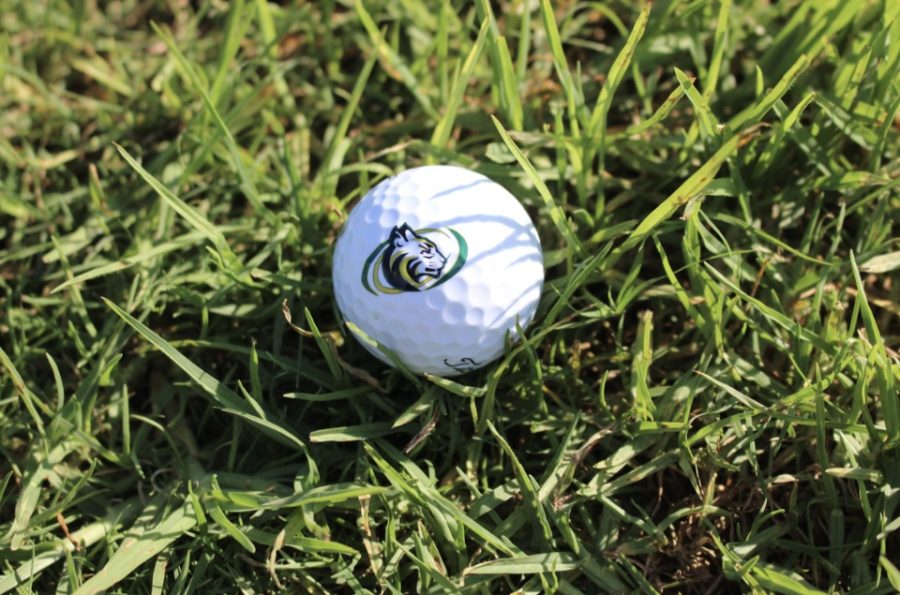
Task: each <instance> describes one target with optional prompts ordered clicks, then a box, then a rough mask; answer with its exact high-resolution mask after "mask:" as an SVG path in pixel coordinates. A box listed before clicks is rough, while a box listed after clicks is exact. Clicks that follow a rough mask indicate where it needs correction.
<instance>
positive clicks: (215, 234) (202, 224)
mask: <svg viewBox="0 0 900 595" xmlns="http://www.w3.org/2000/svg"><path fill="white" fill-rule="evenodd" d="M116 149H117V150H118V151H119V154H120V155H122V158H123V159H125V161H126V162H127V163H128V165H130V166H131V168H132V169H134V171H136V172H137V173H138V175H140V176H141V177H142V178H143V179H144V181H145V182H147V184H149V185H150V187H151V188H153V189H154V190H155V191H156V193H157V194H159V196H160V198H162V199H163V200H164V201H165V202H166V204H168V205H169V206H170V207H172V209H174V210H175V212H176V213H178V214H179V215H181V217H182V218H183V219H184V220H185V221H186V222H187V223H188V224H189V225H190V226H191V227H193V228H194V229H196V230H197V231H199V232H200V233H202V234H203V235H204V237H206V238H207V239H208V240H209V241H210V242H212V244H213V246H215V248H216V251H217V252H218V253H219V256H220V257H221V258H222V260H223V262H225V263H226V264H227V265H229V266H230V267H232V270H234V271H238V270H240V269H242V268H243V266H242V265H241V264H240V260H239V259H238V257H237V256H236V255H235V254H234V252H233V251H232V250H231V247H230V246H229V245H228V242H226V241H225V235H224V234H223V233H222V231H221V230H220V229H218V228H217V227H216V226H215V225H213V224H212V223H210V222H209V220H208V219H207V218H206V217H204V216H203V214H202V213H200V211H198V210H197V209H195V208H194V207H192V206H191V205H189V204H187V203H186V202H184V201H183V200H181V199H180V198H178V197H177V196H175V194H174V193H173V192H172V191H171V190H169V189H168V188H166V187H165V185H164V184H163V183H162V182H160V181H159V180H157V179H156V178H155V177H153V175H152V174H150V172H148V171H147V170H145V169H144V168H143V167H142V166H141V164H140V163H138V162H137V160H135V158H134V157H132V156H131V155H130V154H129V153H128V151H126V150H125V149H124V148H123V147H120V146H119V145H116ZM69 281H70V283H71V282H72V280H71V279H70V280H69Z"/></svg>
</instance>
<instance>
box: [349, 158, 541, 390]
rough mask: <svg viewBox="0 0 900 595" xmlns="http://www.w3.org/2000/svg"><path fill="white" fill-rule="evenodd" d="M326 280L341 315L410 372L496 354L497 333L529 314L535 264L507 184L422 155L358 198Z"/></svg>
mask: <svg viewBox="0 0 900 595" xmlns="http://www.w3.org/2000/svg"><path fill="white" fill-rule="evenodd" d="M332 279H333V284H334V294H335V299H336V301H337V305H338V308H339V309H340V311H341V315H342V316H343V317H344V319H345V320H347V321H349V322H352V323H353V324H354V325H356V326H357V327H358V328H359V329H361V330H362V331H363V332H364V333H365V334H366V335H367V336H368V337H370V338H371V339H374V340H375V341H377V342H378V343H380V344H381V345H382V346H383V347H384V348H386V349H388V350H390V351H391V352H392V353H393V354H394V355H395V356H396V357H397V358H399V359H400V360H401V361H402V362H403V363H404V364H405V365H406V366H407V367H408V368H409V369H411V370H412V371H414V372H418V373H429V374H436V375H440V376H454V375H457V374H462V373H464V372H468V371H470V370H474V369H476V368H480V367H481V366H484V365H486V364H488V363H489V362H491V361H492V360H494V359H496V358H497V357H499V356H500V355H502V354H503V349H504V346H505V341H506V337H507V334H509V335H510V336H511V337H512V338H513V339H515V338H516V325H517V324H518V325H519V326H520V327H521V328H523V329H524V328H525V327H526V326H527V325H528V324H529V323H530V322H531V320H532V319H533V318H534V314H535V311H536V310H537V305H538V301H539V299H540V296H541V289H542V286H543V282H544V267H543V258H542V255H541V244H540V240H539V239H538V235H537V231H536V230H535V228H534V225H533V224H532V222H531V220H530V219H529V217H528V214H527V213H526V212H525V209H524V208H523V207H522V205H521V204H520V203H519V201H518V200H517V199H516V198H515V197H514V196H513V195H512V194H510V193H509V192H508V191H507V190H506V189H505V188H503V186H501V185H499V184H497V183H496V182H493V181H492V180H490V179H489V178H487V177H485V176H483V175H481V174H479V173H476V172H473V171H470V170H467V169H464V168H461V167H455V166H448V165H433V166H425V167H417V168H413V169H410V170H407V171H405V172H403V173H401V174H398V175H396V176H394V177H392V178H388V179H386V180H384V181H382V182H381V183H380V184H378V185H377V186H376V187H375V188H373V189H372V190H371V191H370V192H369V193H368V194H366V196H364V197H363V198H362V200H360V202H359V204H357V205H356V207H355V208H354V209H353V210H352V211H351V213H350V216H349V217H348V218H347V221H346V223H345V224H344V227H343V229H342V230H341V233H340V235H339V236H338V239H337V242H336V244H335V248H334V273H333V275H332ZM361 343H362V345H363V346H364V347H365V348H366V349H367V350H368V351H370V352H371V353H372V354H373V355H375V356H376V357H377V358H379V359H380V360H382V361H384V362H386V363H391V362H390V359H389V358H388V357H387V356H385V355H384V353H382V352H381V351H380V350H379V349H377V348H375V347H373V346H372V345H370V344H368V343H366V342H365V341H361Z"/></svg>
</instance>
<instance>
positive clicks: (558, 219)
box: [491, 116, 583, 254]
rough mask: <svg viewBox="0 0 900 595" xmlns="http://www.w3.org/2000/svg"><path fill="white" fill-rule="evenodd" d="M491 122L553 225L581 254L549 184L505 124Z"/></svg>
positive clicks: (571, 247)
mask: <svg viewBox="0 0 900 595" xmlns="http://www.w3.org/2000/svg"><path fill="white" fill-rule="evenodd" d="M491 120H492V121H493V122H494V126H495V127H496V128H497V132H499V133H500V138H502V139H503V142H504V143H505V144H506V146H507V148H508V149H509V150H510V152H511V153H512V154H513V156H514V157H515V158H516V161H518V162H519V165H520V166H521V167H522V169H523V170H524V171H525V173H526V175H527V176H528V179H529V180H530V181H531V183H532V184H534V187H535V189H536V190H537V191H538V194H539V195H540V197H541V198H542V199H543V201H544V206H545V208H546V209H547V212H548V214H549V215H550V219H551V220H552V221H553V224H554V225H555V226H556V229H557V230H558V231H559V233H560V235H562V237H563V239H564V240H565V241H566V244H567V245H568V247H569V250H570V252H572V253H576V254H580V253H581V252H582V250H583V248H582V245H581V242H580V241H579V240H578V238H577V237H575V234H574V232H573V231H572V228H571V227H570V226H569V223H568V221H567V220H566V214H565V211H563V210H562V207H560V206H559V205H558V204H556V201H555V200H553V195H552V194H550V189H549V188H547V184H545V183H544V180H543V179H541V176H540V174H538V173H537V170H536V169H535V168H534V165H532V164H531V161H529V159H528V157H526V156H525V154H524V153H522V151H521V149H519V147H518V146H517V145H516V143H515V141H514V140H513V139H512V138H511V137H510V136H509V133H508V132H506V129H505V128H504V127H503V124H501V123H500V120H498V119H497V118H496V117H494V116H491Z"/></svg>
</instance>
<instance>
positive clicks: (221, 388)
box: [102, 298, 306, 452]
mask: <svg viewBox="0 0 900 595" xmlns="http://www.w3.org/2000/svg"><path fill="white" fill-rule="evenodd" d="M102 299H103V302H104V303H105V304H106V305H107V307H109V309H110V310H112V311H113V312H114V313H115V314H116V315H118V316H119V317H120V318H121V319H122V320H124V321H125V322H126V323H127V324H128V326H130V327H131V328H133V329H134V330H135V331H137V333H138V334H139V335H141V336H142V337H143V338H144V339H146V340H147V341H149V342H150V343H151V344H152V345H153V346H154V347H156V348H157V349H159V350H160V351H161V352H162V353H163V354H164V355H165V356H166V357H168V358H169V359H170V360H171V361H172V363H174V364H175V365H177V366H178V367H179V368H181V370H182V371H183V372H184V373H185V374H187V375H188V377H189V378H190V379H191V380H193V381H194V382H195V383H197V384H198V385H199V386H200V387H201V388H203V390H205V391H206V393H207V394H209V396H210V397H212V399H213V401H214V402H215V403H216V404H217V405H218V406H220V407H221V408H222V410H223V411H225V412H227V413H231V414H232V415H237V416H238V417H240V418H241V419H244V420H246V421H248V422H249V423H251V424H253V425H254V426H256V427H257V428H259V429H260V430H261V431H262V432H263V433H264V434H266V435H267V436H269V437H270V438H272V439H273V440H277V441H278V442H280V443H282V444H285V445H288V446H292V447H294V448H296V449H297V450H299V451H301V452H306V446H305V445H304V443H303V441H302V440H300V439H299V438H298V437H297V436H296V435H295V434H294V433H293V431H292V430H291V429H290V428H288V427H287V426H285V425H283V424H282V423H281V422H279V421H275V420H274V419H273V418H272V417H271V415H270V414H269V413H268V412H267V413H266V417H259V416H257V415H256V412H255V411H254V410H253V407H251V406H250V405H249V404H248V403H247V402H246V401H245V400H244V399H242V398H241V397H240V396H239V395H238V394H237V393H235V392H234V391H232V390H231V389H230V388H228V387H227V386H225V384H223V383H222V382H221V381H219V380H217V379H216V378H214V377H213V376H211V375H210V374H209V373H207V372H206V371H204V370H203V369H201V368H200V367H199V366H197V365H196V364H195V363H194V362H192V361H191V360H189V359H188V358H186V357H185V356H184V355H182V354H181V352H180V351H178V350H177V349H175V348H174V347H172V345H171V344H170V343H169V342H168V341H166V340H165V339H163V338H162V337H160V336H159V335H158V334H156V333H155V332H154V331H152V330H151V329H150V328H148V327H147V326H146V325H144V324H143V323H142V322H140V321H139V320H137V319H136V318H134V317H133V316H131V315H130V314H129V313H127V312H125V311H124V310H122V309H121V308H119V307H118V306H117V305H116V304H114V303H113V302H111V301H110V300H108V299H106V298H102ZM260 406H261V405H260Z"/></svg>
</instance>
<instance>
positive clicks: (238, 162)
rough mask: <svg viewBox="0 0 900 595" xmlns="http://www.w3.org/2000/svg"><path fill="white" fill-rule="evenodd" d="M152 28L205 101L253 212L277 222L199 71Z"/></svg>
mask: <svg viewBox="0 0 900 595" xmlns="http://www.w3.org/2000/svg"><path fill="white" fill-rule="evenodd" d="M150 26H151V27H152V28H153V31H154V32H156V34H157V35H158V36H159V37H160V38H161V39H162V40H163V43H165V44H166V47H167V48H168V49H169V52H170V53H171V54H172V56H173V57H174V58H175V61H176V63H177V64H178V65H179V67H180V70H181V72H182V74H183V75H184V76H185V77H186V78H187V79H188V81H190V83H191V85H192V86H193V87H194V91H196V92H197V93H198V94H199V95H200V98H201V99H202V100H203V104H204V106H206V109H207V111H208V112H209V114H210V115H211V116H212V119H213V122H214V123H215V124H216V128H217V129H218V131H219V133H220V134H221V135H222V138H223V139H224V143H225V148H226V149H227V150H228V154H229V155H230V157H231V163H232V166H233V167H234V169H235V170H236V171H237V174H238V178H239V179H240V181H241V189H242V190H243V191H244V195H245V196H246V197H247V201H248V202H249V203H250V204H251V205H252V206H253V210H254V211H255V212H256V213H257V214H258V215H259V216H261V217H263V218H264V219H265V220H266V221H268V222H269V223H273V222H274V221H275V214H274V213H273V212H272V211H270V210H269V208H268V207H266V206H265V205H264V204H263V202H262V199H261V198H260V195H259V190H258V189H257V188H256V184H255V183H254V181H253V177H252V176H251V175H250V173H249V172H248V171H247V167H246V166H245V165H244V158H243V156H242V155H241V149H240V148H239V147H238V145H237V142H236V141H235V140H234V136H233V135H232V134H231V130H230V129H229V128H228V125H227V124H226V123H225V120H223V119H222V116H221V115H219V111H218V110H217V109H216V106H215V104H213V102H212V100H211V99H210V98H209V95H208V94H207V92H206V85H205V84H204V83H203V82H202V81H201V80H200V78H199V77H198V76H197V71H196V70H195V68H194V67H193V65H191V64H190V63H189V62H188V61H187V58H185V57H184V54H182V53H181V50H180V49H178V45H177V44H176V43H175V40H174V39H173V38H172V35H171V34H170V33H169V32H168V31H167V30H164V29H163V28H161V27H159V26H158V25H157V24H156V23H153V22H151V23H150Z"/></svg>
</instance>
